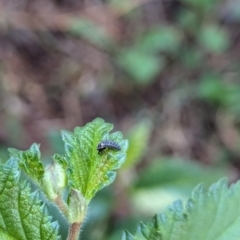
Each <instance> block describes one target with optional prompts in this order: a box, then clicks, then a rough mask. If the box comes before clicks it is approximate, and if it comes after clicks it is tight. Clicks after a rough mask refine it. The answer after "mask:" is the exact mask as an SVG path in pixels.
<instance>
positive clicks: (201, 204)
mask: <svg viewBox="0 0 240 240" xmlns="http://www.w3.org/2000/svg"><path fill="white" fill-rule="evenodd" d="M239 196H240V182H237V183H236V184H233V185H232V186H231V187H230V188H228V186H227V180H226V179H222V180H220V181H218V182H217V183H216V184H213V185H212V186H211V187H210V188H209V190H208V191H206V190H205V189H204V188H203V186H202V185H199V186H198V187H196V188H195V190H194V191H193V192H192V195H191V198H190V199H189V200H188V201H187V203H186V205H185V206H183V204H182V202H181V201H177V202H175V203H173V205H172V206H170V208H169V209H168V210H167V211H166V212H165V213H163V214H160V215H157V216H155V217H154V218H153V220H152V221H151V222H150V223H148V224H146V225H144V224H143V223H140V224H139V226H138V229H137V232H136V233H135V234H134V235H132V234H130V233H129V232H125V233H124V235H123V237H122V240H140V239H141V240H144V239H146V240H155V239H159V240H164V239H168V240H175V239H176V240H192V239H196V240H212V239H214V240H236V239H239V238H240V231H239V226H240V218H239V215H240V201H239Z"/></svg>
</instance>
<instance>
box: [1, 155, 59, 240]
mask: <svg viewBox="0 0 240 240" xmlns="http://www.w3.org/2000/svg"><path fill="white" fill-rule="evenodd" d="M19 179H20V172H19V170H18V163H17V160H16V159H14V158H11V159H10V160H9V161H8V162H7V163H5V164H4V165H0V239H1V240H8V239H18V240H25V239H27V240H31V239H34V240H44V239H46V240H56V239H59V237H58V224H57V223H56V222H51V217H50V216H49V215H48V211H47V209H46V206H45V205H44V204H42V202H41V200H40V199H39V194H38V192H33V193H31V188H30V186H29V184H28V183H27V182H26V181H20V180H19Z"/></svg>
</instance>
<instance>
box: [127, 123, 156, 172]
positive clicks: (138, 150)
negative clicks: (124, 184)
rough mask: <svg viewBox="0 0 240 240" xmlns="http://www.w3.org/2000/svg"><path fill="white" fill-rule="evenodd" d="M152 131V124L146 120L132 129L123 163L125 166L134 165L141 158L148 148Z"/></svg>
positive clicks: (128, 136)
mask: <svg viewBox="0 0 240 240" xmlns="http://www.w3.org/2000/svg"><path fill="white" fill-rule="evenodd" d="M151 132H152V124H151V122H150V121H146V120H145V121H141V122H139V123H138V124H136V125H135V126H134V127H133V128H132V129H131V131H130V132H129V134H128V135H127V139H128V141H129V147H128V151H127V158H126V161H125V163H124V164H123V167H124V168H129V167H133V166H134V165H135V164H136V162H138V161H139V160H140V159H141V157H142V156H143V154H144V153H145V151H146V149H147V146H148V142H149V138H150V134H151Z"/></svg>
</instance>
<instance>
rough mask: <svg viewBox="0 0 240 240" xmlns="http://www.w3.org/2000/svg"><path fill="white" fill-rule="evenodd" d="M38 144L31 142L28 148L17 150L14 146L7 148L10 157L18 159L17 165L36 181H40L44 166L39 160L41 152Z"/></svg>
mask: <svg viewBox="0 0 240 240" xmlns="http://www.w3.org/2000/svg"><path fill="white" fill-rule="evenodd" d="M39 147H40V145H39V144H36V143H34V144H32V146H31V147H30V149H29V150H26V151H19V150H17V149H14V148H9V149H8V151H9V153H10V156H11V157H14V158H15V159H17V160H18V163H19V166H20V167H21V168H22V169H23V170H24V171H25V172H26V173H27V174H28V175H29V177H31V178H32V179H34V180H36V181H40V180H41V179H42V177H43V174H44V167H43V164H42V162H41V159H40V158H41V153H40V149H39Z"/></svg>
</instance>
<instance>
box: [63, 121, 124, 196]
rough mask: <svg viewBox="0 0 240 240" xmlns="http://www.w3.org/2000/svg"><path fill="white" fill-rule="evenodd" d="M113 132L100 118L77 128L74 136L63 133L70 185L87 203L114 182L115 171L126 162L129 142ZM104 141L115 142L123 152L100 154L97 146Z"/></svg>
mask: <svg viewBox="0 0 240 240" xmlns="http://www.w3.org/2000/svg"><path fill="white" fill-rule="evenodd" d="M112 128H113V125H112V124H109V123H106V122H104V120H103V119H101V118H97V119H95V120H93V121H92V122H90V123H88V124H86V125H85V126H84V127H76V128H75V129H74V131H73V133H72V132H68V131H62V138H63V141H64V143H65V151H66V156H65V160H66V161H67V164H68V166H69V169H68V171H67V173H68V180H69V184H70V186H71V187H72V188H75V189H77V190H79V191H80V192H81V194H82V195H83V196H84V197H85V198H86V200H87V201H90V200H91V198H92V197H93V196H94V194H95V193H96V192H97V191H98V190H100V189H101V188H103V187H105V186H107V185H109V184H110V183H112V182H113V181H114V179H115V176H116V170H117V169H118V168H119V167H120V166H121V165H122V163H123V162H124V161H125V158H126V151H127V147H128V141H127V140H124V139H123V136H122V133H120V132H115V133H112V134H109V132H110V131H111V130H112ZM103 140H111V141H114V142H116V143H117V144H118V145H119V146H120V148H121V150H120V151H117V150H114V149H106V150H105V151H104V152H103V153H102V154H99V153H98V151H97V146H98V144H99V143H100V142H101V141H103Z"/></svg>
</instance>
